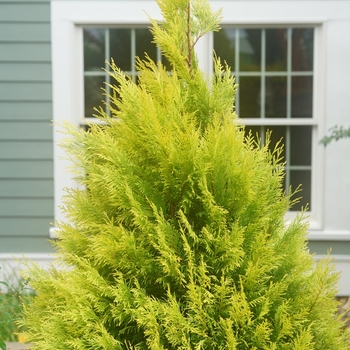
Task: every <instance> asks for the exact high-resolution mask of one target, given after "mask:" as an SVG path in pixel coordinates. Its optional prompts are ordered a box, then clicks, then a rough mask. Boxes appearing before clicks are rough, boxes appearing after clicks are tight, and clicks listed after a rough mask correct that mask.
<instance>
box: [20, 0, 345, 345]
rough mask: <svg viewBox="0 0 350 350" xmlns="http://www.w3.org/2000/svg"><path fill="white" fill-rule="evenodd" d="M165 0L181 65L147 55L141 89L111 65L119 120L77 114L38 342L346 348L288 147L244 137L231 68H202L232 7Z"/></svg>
mask: <svg viewBox="0 0 350 350" xmlns="http://www.w3.org/2000/svg"><path fill="white" fill-rule="evenodd" d="M157 2H158V5H159V6H160V8H161V10H162V13H163V17H164V20H163V21H160V22H158V21H155V20H151V22H152V25H153V27H152V29H151V30H152V33H153V35H154V41H155V42H156V44H157V45H158V46H159V47H160V48H161V50H162V52H163V54H164V55H165V56H166V58H167V59H168V61H169V62H170V63H171V64H172V72H167V71H166V69H165V68H164V67H163V66H162V65H161V64H159V63H155V62H153V61H151V60H150V59H146V60H145V61H140V60H139V61H138V63H137V69H138V72H139V81H138V85H136V84H135V83H133V82H132V80H131V79H129V78H128V77H127V76H126V75H124V74H123V73H122V72H121V71H120V69H118V67H116V66H115V64H114V63H113V62H112V63H111V68H112V70H113V73H112V77H113V78H114V79H115V84H111V85H110V89H111V91H112V92H111V94H110V96H109V100H110V101H111V102H110V105H109V106H108V107H109V110H110V112H111V117H110V116H108V115H107V114H106V113H105V112H104V109H103V108H100V109H98V110H97V111H98V115H97V118H99V119H100V120H101V121H102V123H99V124H92V125H90V128H89V130H88V131H84V130H82V129H77V128H76V127H74V126H72V125H70V124H65V125H64V129H63V132H65V133H67V134H68V136H67V138H66V140H65V141H64V142H63V144H62V147H64V148H65V150H66V151H67V154H68V155H69V156H70V158H71V160H72V161H73V163H74V171H75V174H76V180H77V181H78V182H79V183H80V184H81V185H82V187H81V188H79V189H68V190H67V195H66V197H65V205H64V210H65V213H66V215H67V221H66V222H60V223H57V225H58V229H59V239H58V240H57V241H56V243H55V247H56V249H57V259H58V262H59V263H61V265H62V266H61V268H60V269H56V268H54V267H51V268H50V269H48V270H42V269H40V268H39V267H37V266H35V265H30V266H29V267H30V269H29V270H28V271H27V273H26V276H28V277H30V279H31V285H32V286H33V288H34V289H35V290H36V291H37V293H38V295H37V296H36V297H35V298H34V300H33V302H32V303H30V304H29V306H27V307H25V317H24V320H23V322H22V323H23V324H24V325H26V326H27V327H28V330H27V331H26V332H25V337H26V338H27V339H28V340H29V341H31V342H33V343H35V344H36V348H37V349H56V350H59V349H62V350H63V349H64V350H66V349H94V350H96V349H157V350H158V349H211V350H215V349H239V350H243V349H247V350H248V349H249V350H254V349H299V350H301V349H304V350H310V349H324V350H326V349H327V350H330V349H332V350H340V349H348V348H349V343H348V342H347V340H348V338H349V334H348V332H347V330H344V329H343V328H342V326H343V323H342V322H341V321H340V316H336V315H335V312H336V308H337V303H336V302H335V301H334V296H335V294H336V290H337V287H336V284H337V281H338V277H339V276H338V274H337V273H335V272H334V267H333V265H332V264H331V262H330V259H329V258H325V259H324V260H322V261H320V262H318V264H317V265H316V266H315V263H314V260H313V257H312V256H311V255H310V254H309V251H308V249H307V241H306V238H305V236H306V233H307V224H306V223H305V218H304V217H303V215H300V216H298V217H297V218H296V219H295V220H294V221H293V222H292V223H290V224H289V225H287V224H286V223H285V220H284V214H285V211H286V210H287V209H288V207H289V206H291V205H292V204H293V200H292V199H291V198H290V197H286V196H285V193H284V190H283V187H282V180H283V176H284V170H283V169H284V164H283V160H282V159H281V152H282V149H281V147H279V145H277V146H276V147H275V148H273V147H271V145H269V141H267V144H266V145H265V146H263V147H260V146H259V144H258V143H257V142H256V141H255V140H254V137H253V136H252V135H248V136H245V130H244V127H242V126H240V123H239V122H238V118H237V116H236V114H235V112H234V109H233V106H234V97H235V91H236V86H235V83H234V78H233V77H232V75H231V72H230V69H229V67H227V66H226V65H223V64H222V63H221V62H220V59H219V58H214V73H213V75H212V77H211V78H210V79H208V78H206V77H205V75H204V74H203V73H202V72H201V70H200V69H199V67H198V62H197V57H196V55H195V52H194V46H195V44H196V42H197V41H198V39H199V38H200V37H201V36H202V35H204V34H206V33H207V32H209V31H212V30H218V29H219V23H220V20H221V14H220V12H217V13H214V12H212V11H211V9H210V7H209V5H208V3H207V2H205V1H204V0H193V1H191V2H190V1H189V0H158V1H157ZM105 93H107V92H105ZM267 139H269V137H267ZM271 149H272V150H271Z"/></svg>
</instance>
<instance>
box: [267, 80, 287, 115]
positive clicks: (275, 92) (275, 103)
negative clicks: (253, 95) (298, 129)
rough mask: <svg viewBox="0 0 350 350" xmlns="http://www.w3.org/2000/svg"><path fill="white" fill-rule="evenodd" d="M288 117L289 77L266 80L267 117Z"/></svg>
mask: <svg viewBox="0 0 350 350" xmlns="http://www.w3.org/2000/svg"><path fill="white" fill-rule="evenodd" d="M286 116H287V77H285V76H277V77H266V78H265V117H266V118H286Z"/></svg>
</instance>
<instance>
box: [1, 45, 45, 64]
mask: <svg viewBox="0 0 350 350" xmlns="http://www.w3.org/2000/svg"><path fill="white" fill-rule="evenodd" d="M1 62H12V63H14V62H46V63H50V62H51V45H50V43H49V42H43V43H23V42H21V43H16V42H0V63H1Z"/></svg>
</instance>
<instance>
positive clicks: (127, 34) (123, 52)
mask: <svg viewBox="0 0 350 350" xmlns="http://www.w3.org/2000/svg"><path fill="white" fill-rule="evenodd" d="M109 36H110V53H111V57H112V58H113V59H114V62H115V63H116V65H117V66H118V67H119V68H120V69H121V70H123V71H127V72H128V71H131V65H132V62H133V57H131V29H130V28H113V29H110V30H109ZM108 59H109V58H108Z"/></svg>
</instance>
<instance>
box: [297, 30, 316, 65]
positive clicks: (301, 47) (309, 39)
mask: <svg viewBox="0 0 350 350" xmlns="http://www.w3.org/2000/svg"><path fill="white" fill-rule="evenodd" d="M313 53H314V30H313V28H293V29H292V70H293V71H312V70H313V59H314V54H313Z"/></svg>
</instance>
